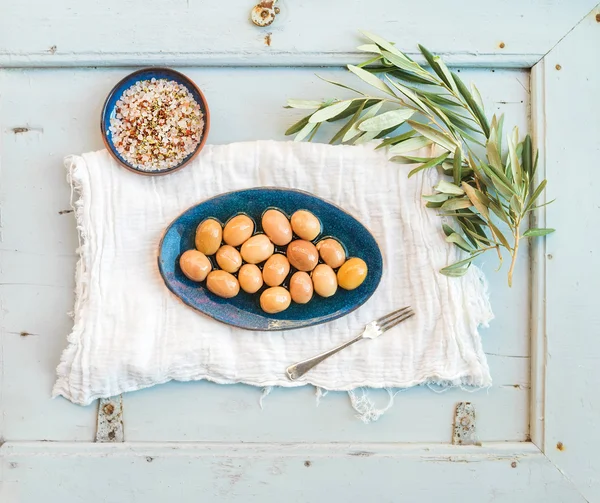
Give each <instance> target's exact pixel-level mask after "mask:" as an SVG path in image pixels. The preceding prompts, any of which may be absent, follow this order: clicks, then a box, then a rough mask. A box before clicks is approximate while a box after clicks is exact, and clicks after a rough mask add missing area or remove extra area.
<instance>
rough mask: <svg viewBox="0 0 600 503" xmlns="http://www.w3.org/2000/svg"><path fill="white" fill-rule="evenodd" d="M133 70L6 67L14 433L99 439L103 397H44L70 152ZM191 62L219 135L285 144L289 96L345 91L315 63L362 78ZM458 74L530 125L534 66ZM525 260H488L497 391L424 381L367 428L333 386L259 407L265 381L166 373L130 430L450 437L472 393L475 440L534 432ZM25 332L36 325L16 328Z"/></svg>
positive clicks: (85, 143)
mask: <svg viewBox="0 0 600 503" xmlns="http://www.w3.org/2000/svg"><path fill="white" fill-rule="evenodd" d="M128 71H130V70H128V69H118V70H115V69H102V70H93V69H78V70H73V69H62V70H42V69H30V70H19V69H14V70H3V71H1V72H0V88H2V90H3V92H2V95H1V96H0V131H1V134H2V137H1V139H2V145H3V150H2V159H1V160H2V170H1V172H0V191H1V211H2V223H3V228H2V235H3V241H2V243H1V244H0V246H1V248H0V261H1V263H2V270H1V272H0V283H2V284H1V285H0V295H1V301H2V306H3V309H4V313H3V319H2V332H1V334H0V335H1V337H2V347H3V353H4V372H3V383H2V393H1V395H0V397H1V398H0V400H1V404H0V409H2V415H0V421H2V426H0V436H4V438H7V439H10V440H42V439H45V440H72V441H86V440H87V441H91V440H92V439H93V438H94V434H95V426H96V417H95V412H96V407H95V406H90V407H79V406H75V405H72V404H70V403H69V402H67V401H66V400H63V399H57V400H51V399H50V398H49V396H50V390H51V387H52V384H53V381H54V369H55V367H56V365H57V364H58V360H59V356H60V353H61V351H62V349H63V348H64V346H65V344H66V335H67V333H68V332H69V331H70V329H71V326H72V321H71V320H70V318H69V317H68V316H67V314H66V313H68V312H69V311H70V310H71V309H72V307H73V287H74V283H73V274H74V264H75V261H76V256H75V249H76V248H77V235H76V232H75V222H74V217H73V214H72V213H69V211H70V203H69V201H70V196H71V194H70V190H69V187H68V186H67V184H66V182H65V177H66V173H65V169H64V167H63V166H62V158H63V156H65V155H67V154H70V153H74V152H76V153H79V152H85V151H89V150H95V149H99V148H102V141H101V138H100V135H99V117H100V110H101V107H102V103H103V100H104V97H105V96H106V94H107V93H108V92H109V91H110V89H111V87H112V86H113V85H114V83H115V82H117V81H118V80H119V79H120V78H121V77H122V76H124V75H125V74H126V73H127V72H128ZM185 72H186V73H187V74H188V75H189V76H191V77H192V78H193V79H194V80H195V81H196V82H197V83H198V84H199V85H200V86H201V87H202V88H203V90H204V91H205V93H206V97H207V100H208V102H209V105H210V107H211V110H212V115H213V121H212V130H211V137H210V138H209V142H211V143H226V142H231V141H242V140H253V139H267V138H273V139H278V140H283V139H285V137H284V136H283V135H282V134H283V131H284V130H285V129H286V128H287V126H288V125H290V124H291V123H292V122H294V121H295V120H297V114H296V113H295V112H294V111H290V110H286V109H283V108H282V106H283V105H284V104H285V101H286V99H287V98H289V97H295V98H307V99H317V98H325V97H330V96H338V97H343V96H346V94H344V91H342V90H339V89H338V88H336V87H333V86H330V85H328V84H326V83H324V82H322V81H321V80H319V79H318V78H317V77H316V76H315V75H314V73H315V72H318V73H319V74H322V75H323V76H325V77H328V78H333V79H336V80H341V81H345V82H353V80H352V79H351V78H350V77H349V76H348V72H346V71H343V70H340V69H338V70H333V69H313V68H306V69H302V68H300V69H289V68H279V69H266V68H264V69H256V68H242V69H225V68H223V69H217V68H205V69H201V68H190V69H186V70H185ZM461 76H462V77H463V78H464V80H465V81H466V82H467V83H468V82H470V81H474V82H477V85H478V87H479V89H480V91H481V93H482V95H483V100H484V102H485V105H486V110H487V111H488V113H490V112H504V113H505V114H506V123H507V124H516V125H518V126H519V127H520V128H521V129H522V130H525V129H526V128H527V123H528V106H529V94H528V90H529V80H528V72H525V71H521V70H495V71H494V70H474V69H471V70H464V69H461ZM265 82H282V83H285V85H277V86H272V87H271V88H270V89H269V92H268V93H265V92H264V83H265ZM23 130H25V131H23ZM331 135H333V131H330V132H328V133H327V134H326V135H325V134H324V135H322V136H320V137H319V138H318V140H319V141H327V140H328V139H329V137H330V136H331ZM526 257H527V250H526V249H525V250H523V254H522V257H521V258H522V260H521V262H520V264H519V268H520V269H519V271H518V273H517V275H516V277H517V278H519V280H518V281H517V282H516V285H515V286H514V287H513V289H512V290H509V289H508V287H507V286H506V271H505V270H503V271H501V272H499V273H496V272H494V269H495V268H496V267H497V262H496V258H495V257H494V256H493V255H490V256H487V257H486V258H485V259H484V260H483V261H481V262H480V265H482V267H483V268H484V270H485V271H486V274H487V276H488V279H489V282H490V294H491V300H492V304H493V306H494V311H495V313H496V317H497V319H496V320H494V321H493V322H492V324H491V327H490V328H489V329H483V330H482V337H483V345H484V350H485V351H486V352H487V353H488V355H489V358H490V360H489V363H490V366H491V372H492V376H493V379H494V386H493V387H492V388H491V389H490V390H489V391H486V390H482V391H479V392H476V393H468V392H467V391H462V390H460V389H452V390H448V391H446V392H444V393H442V394H439V395H438V394H435V393H433V392H432V391H430V390H429V389H427V388H417V389H413V390H408V391H406V392H403V393H400V394H399V395H397V396H396V405H395V406H394V407H393V408H392V409H391V410H390V411H389V412H388V413H387V414H386V415H384V416H383V417H382V418H381V420H380V421H379V422H378V423H377V424H376V425H373V427H365V425H363V424H362V423H361V422H360V421H358V420H357V419H356V418H355V417H354V411H353V410H352V408H351V407H350V404H349V400H348V397H347V395H346V394H342V393H339V394H330V395H328V396H327V397H326V398H324V399H323V401H322V402H321V405H320V406H319V407H318V408H317V407H316V405H315V396H314V390H313V389H311V388H305V389H298V390H277V391H275V392H274V393H273V394H272V395H270V396H269V397H267V398H266V399H265V401H264V410H262V411H261V409H260V408H259V406H258V398H259V397H260V392H261V391H260V390H258V389H255V388H250V387H246V386H217V385H214V384H210V383H170V384H167V385H164V386H160V387H156V388H154V389H151V390H146V391H140V392H136V393H131V394H128V395H125V418H124V423H125V439H126V440H148V441H150V440H182V441H194V440H213V441H228V442H236V441H255V442H256V441H262V442H267V441H280V442H286V441H298V442H300V441H305V442H327V441H353V440H355V441H359V440H360V441H373V442H374V441H377V442H398V441H406V442H413V441H428V442H449V441H450V438H451V434H452V430H451V428H452V420H453V415H454V407H455V404H456V402H458V401H465V400H468V401H472V402H473V403H474V404H475V407H476V410H477V415H478V419H477V421H478V431H479V436H480V439H482V440H483V441H490V440H498V441H500V440H525V439H526V437H527V434H528V422H529V418H528V410H527V409H528V406H527V404H528V398H529V375H528V368H529V342H528V337H527V333H528V300H527V299H528V295H529V293H528V287H527V270H528V264H527V260H526ZM22 332H27V333H29V334H31V335H28V336H21V335H20V334H21V333H22ZM290 363H291V362H290ZM24 369H27V370H26V372H25V371H24ZM387 396H388V395H387V393H385V392H375V393H374V394H373V400H374V401H375V403H376V404H377V405H378V406H381V407H384V406H385V405H386V404H387ZM499 411H501V413H499ZM40 418H43V421H41V420H40ZM174 418H177V420H174Z"/></svg>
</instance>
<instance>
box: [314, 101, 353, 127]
mask: <svg viewBox="0 0 600 503" xmlns="http://www.w3.org/2000/svg"><path fill="white" fill-rule="evenodd" d="M351 104H352V100H346V101H340V102H338V103H334V104H333V105H329V106H328V107H325V108H322V109H321V110H317V111H316V112H315V113H314V114H312V115H311V116H310V119H308V122H309V123H311V124H316V123H317V122H323V121H326V120H327V119H331V118H332V117H335V116H336V115H339V114H341V113H342V112H343V111H344V110H346V108H348V107H349V106H350V105H351Z"/></svg>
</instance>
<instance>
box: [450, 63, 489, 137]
mask: <svg viewBox="0 0 600 503" xmlns="http://www.w3.org/2000/svg"><path fill="white" fill-rule="evenodd" d="M452 78H453V80H454V82H455V83H456V87H457V88H458V92H459V93H460V94H461V95H462V97H463V98H464V99H465V101H466V102H467V105H468V106H469V108H470V109H471V111H472V112H473V113H474V114H475V116H476V117H477V121H478V122H479V125H480V126H481V127H482V128H483V132H484V134H485V137H486V138H489V136H490V126H489V124H488V122H487V119H486V117H485V114H484V113H483V110H482V109H481V108H480V107H479V105H477V103H476V101H475V100H474V99H473V96H471V93H470V92H469V90H468V89H467V86H465V84H464V82H463V81H462V80H460V77H459V76H458V75H456V73H452Z"/></svg>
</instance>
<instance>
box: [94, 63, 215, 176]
mask: <svg viewBox="0 0 600 503" xmlns="http://www.w3.org/2000/svg"><path fill="white" fill-rule="evenodd" d="M148 71H164V72H167V73H172V74H175V75H176V76H178V77H179V78H180V79H182V80H183V81H185V82H186V83H187V84H188V85H189V86H190V87H192V88H193V89H194V90H195V91H196V92H197V93H198V95H199V96H200V99H201V100H202V103H203V105H204V109H205V111H206V112H205V114H204V130H203V131H202V138H200V143H198V145H197V147H196V150H195V151H194V153H193V154H192V155H191V156H189V157H188V159H187V160H186V161H184V162H183V163H181V164H180V165H179V166H175V167H173V168H168V169H164V170H160V171H144V170H141V169H137V168H134V167H132V166H129V165H128V164H126V163H124V162H123V161H122V160H121V158H120V157H119V156H118V155H116V154H115V152H114V151H113V147H112V146H111V145H110V143H109V142H108V138H107V131H106V128H105V127H104V118H105V117H106V114H107V107H108V103H109V101H110V99H111V98H112V97H113V95H114V94H115V92H116V90H117V89H118V88H119V87H120V86H121V85H122V84H124V83H125V82H126V81H128V80H129V79H131V77H133V76H135V75H138V74H142V73H145V72H148ZM209 131H210V109H209V108H208V101H206V97H205V96H204V93H203V92H202V90H201V89H200V88H199V87H198V85H197V84H196V83H195V82H194V81H193V80H192V79H191V78H190V77H188V76H187V75H185V74H183V73H181V72H178V71H177V70H173V69H172V68H168V67H165V66H149V67H146V68H140V69H139V70H136V71H135V72H132V73H130V74H128V75H125V77H123V78H122V79H121V80H119V81H118V82H117V83H116V84H115V85H114V86H113V88H112V89H111V90H110V92H109V93H108V95H107V96H106V99H105V100H104V104H103V105H102V111H101V113H100V132H101V133H102V141H103V143H104V147H105V148H106V150H107V151H108V152H109V154H110V155H111V156H112V158H113V159H114V160H115V161H117V162H118V163H119V164H120V165H121V166H123V167H124V168H126V169H128V170H129V171H131V172H133V173H137V174H138V175H147V176H161V175H168V174H170V173H174V172H175V171H179V170H180V169H182V168H184V167H185V166H187V165H188V164H189V163H190V162H192V161H193V160H194V159H195V158H196V156H197V155H198V154H199V153H200V151H201V150H202V149H203V148H204V146H205V144H206V140H207V139H208V133H209Z"/></svg>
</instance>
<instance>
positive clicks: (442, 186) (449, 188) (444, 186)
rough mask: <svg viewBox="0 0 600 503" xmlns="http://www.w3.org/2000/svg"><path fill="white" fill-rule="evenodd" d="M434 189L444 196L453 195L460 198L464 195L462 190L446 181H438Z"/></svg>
mask: <svg viewBox="0 0 600 503" xmlns="http://www.w3.org/2000/svg"><path fill="white" fill-rule="evenodd" d="M434 189H435V190H437V191H438V192H442V193H444V194H453V195H456V196H462V195H463V194H464V193H465V191H464V189H462V188H461V187H458V186H457V185H455V184H453V183H450V182H447V181H446V180H440V181H439V182H438V184H437V185H436V186H435V187H434Z"/></svg>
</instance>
